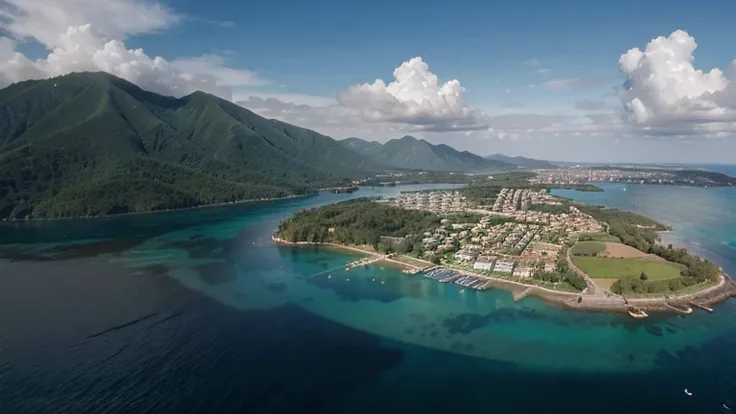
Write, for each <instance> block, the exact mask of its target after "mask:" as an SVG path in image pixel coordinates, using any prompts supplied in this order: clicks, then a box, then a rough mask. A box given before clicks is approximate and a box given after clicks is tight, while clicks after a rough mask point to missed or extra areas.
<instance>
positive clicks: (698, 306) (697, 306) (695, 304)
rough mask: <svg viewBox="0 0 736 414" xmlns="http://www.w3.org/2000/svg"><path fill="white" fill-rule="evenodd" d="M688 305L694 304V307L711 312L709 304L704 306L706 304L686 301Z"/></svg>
mask: <svg viewBox="0 0 736 414" xmlns="http://www.w3.org/2000/svg"><path fill="white" fill-rule="evenodd" d="M688 305H690V306H694V307H696V308H699V309H702V310H704V311H706V312H708V313H713V308H711V307H709V306H706V305H702V304H700V303H695V302H688Z"/></svg>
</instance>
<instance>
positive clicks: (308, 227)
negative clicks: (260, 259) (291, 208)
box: [277, 198, 440, 253]
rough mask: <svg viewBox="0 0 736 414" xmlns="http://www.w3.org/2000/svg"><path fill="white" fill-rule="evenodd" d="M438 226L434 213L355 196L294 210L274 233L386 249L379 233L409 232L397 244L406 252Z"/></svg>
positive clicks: (300, 239) (293, 239) (289, 238)
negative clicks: (321, 205)
mask: <svg viewBox="0 0 736 414" xmlns="http://www.w3.org/2000/svg"><path fill="white" fill-rule="evenodd" d="M439 226H440V217H439V216H438V215H436V214H433V213H429V212H424V211H418V210H405V209H402V208H399V207H394V206H391V205H389V204H386V203H377V202H374V201H372V200H370V199H366V198H359V199H355V200H349V201H344V202H341V203H337V204H330V205H327V206H324V207H318V208H314V209H309V210H303V211H300V212H297V213H296V214H294V215H293V216H291V217H289V218H287V219H284V220H283V221H282V222H281V224H280V225H279V228H278V231H277V234H278V236H279V237H280V238H282V239H284V240H287V241H290V242H316V243H325V242H327V243H337V244H346V245H371V246H373V248H374V249H376V250H386V246H380V245H379V244H381V237H395V238H405V236H407V235H411V236H410V237H409V238H408V239H406V238H405V240H406V242H405V243H398V244H397V249H401V250H402V251H400V253H409V252H411V251H413V250H414V249H415V248H416V249H420V248H421V244H418V241H419V240H421V238H422V237H423V236H422V234H423V233H424V232H425V231H428V230H431V229H434V228H437V227H439ZM384 243H385V242H384ZM399 246H401V247H399ZM417 253H418V252H417Z"/></svg>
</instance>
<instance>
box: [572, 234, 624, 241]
mask: <svg viewBox="0 0 736 414" xmlns="http://www.w3.org/2000/svg"><path fill="white" fill-rule="evenodd" d="M580 238H581V239H582V238H590V240H591V241H599V242H613V243H620V242H621V240H620V239H619V238H618V237H616V236H614V235H612V234H608V233H583V234H581V235H580Z"/></svg>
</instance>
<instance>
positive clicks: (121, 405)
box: [0, 185, 736, 413]
mask: <svg viewBox="0 0 736 414" xmlns="http://www.w3.org/2000/svg"><path fill="white" fill-rule="evenodd" d="M426 187H429V186H412V188H426ZM604 187H605V190H606V191H605V192H604V193H580V192H564V191H562V192H559V194H561V195H564V196H567V197H571V198H578V199H583V200H584V201H587V202H591V203H594V204H604V205H610V206H615V207H620V208H626V209H629V210H634V211H638V212H642V213H645V214H648V215H651V216H653V217H655V218H657V219H659V220H661V221H664V222H667V223H668V224H672V225H673V226H674V228H675V231H674V232H672V233H669V234H667V237H668V238H669V239H670V240H672V241H673V242H674V243H677V244H681V245H685V246H686V247H688V248H693V249H695V250H697V251H698V252H699V253H700V254H702V255H704V256H706V257H708V258H710V259H712V260H714V261H717V262H718V263H719V264H721V265H723V266H724V268H725V269H726V270H727V271H729V272H730V273H732V274H733V273H734V270H736V248H735V247H734V246H736V243H735V239H734V237H736V236H735V235H736V231H734V230H736V228H735V227H734V226H736V216H733V213H732V207H731V206H733V205H734V202H736V190H735V189H699V188H682V187H653V186H652V187H648V186H628V187H627V189H626V191H623V189H622V188H623V187H622V186H619V185H605V186H604ZM402 189H405V188H383V189H361V190H360V191H359V192H357V193H355V194H352V195H333V194H321V195H318V196H314V197H308V198H303V199H293V200H286V201H276V202H268V203H260V204H253V205H233V206H227V207H218V208H211V209H201V210H189V211H183V212H174V213H162V214H151V215H140V216H126V217H119V218H113V219H104V220H89V221H76V222H71V221H68V222H65V221H59V222H47V223H32V224H18V225H11V224H8V225H3V226H2V227H0V256H2V259H1V260H0V292H1V293H0V295H2V296H0V298H1V300H0V391H2V393H1V394H0V412H2V413H5V412H12V413H15V412H29V413H30V412H33V413H41V412H53V413H56V412H105V411H107V412H152V413H153V412H155V413H160V412H176V413H179V412H268V413H272V412H278V413H286V412H299V413H302V412H336V413H342V412H351V413H353V412H366V413H374V412H401V413H408V412H424V413H427V412H449V413H454V412H461V411H467V410H474V411H481V412H494V413H496V412H498V413H505V412H509V413H520V412H521V413H524V412H566V413H569V412H585V413H590V412H615V413H635V412H728V411H727V408H725V407H724V405H723V404H726V407H729V406H732V405H733V406H734V407H736V355H734V345H736V329H735V328H736V320H735V319H734V315H736V307H735V306H734V302H726V303H724V304H722V305H720V306H718V307H717V308H716V312H715V313H714V314H705V313H701V312H696V313H694V314H692V315H690V316H687V317H678V316H662V317H653V318H650V319H648V320H645V321H634V320H632V319H630V318H627V317H623V316H617V315H605V314H587V313H575V312H569V311H564V310H561V309H556V308H554V307H550V306H548V305H546V304H544V303H543V302H541V301H540V300H538V299H535V298H526V299H524V300H522V301H520V302H514V301H513V300H512V297H511V294H510V293H508V292H505V291H487V292H475V291H466V292H463V293H461V292H460V291H459V289H458V288H457V287H456V286H453V285H448V284H439V283H437V282H434V281H432V280H429V279H426V278H423V277H421V276H406V275H403V274H401V273H400V272H399V271H398V270H396V269H393V268H390V267H383V266H381V265H375V266H370V267H369V268H367V269H362V268H360V269H354V270H352V271H350V272H346V271H344V265H345V263H346V262H348V261H350V260H353V258H354V256H352V255H350V254H346V253H342V252H335V251H331V250H326V249H321V248H281V247H277V246H275V245H273V244H272V243H271V241H270V236H271V234H272V232H273V231H274V229H275V228H276V226H277V225H278V222H279V220H280V219H281V218H283V217H286V216H288V215H289V214H291V213H292V212H293V211H295V210H298V209H302V208H307V207H311V206H316V205H321V204H325V203H330V202H335V201H338V200H343V199H347V198H349V197H357V196H368V195H390V194H396V193H397V192H398V191H400V190H402ZM685 388H687V389H688V390H689V391H691V392H692V393H693V395H692V396H687V395H686V394H685V393H684V389H685ZM732 400H733V404H732V403H731V401H732Z"/></svg>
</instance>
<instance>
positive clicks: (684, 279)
mask: <svg viewBox="0 0 736 414" xmlns="http://www.w3.org/2000/svg"><path fill="white" fill-rule="evenodd" d="M504 180H506V181H505V182H504ZM499 181H501V183H498V182H494V183H492V184H490V185H474V186H469V187H465V188H461V189H457V190H449V191H436V190H435V191H423V192H410V193H402V194H401V195H400V196H398V197H396V198H393V199H376V198H360V199H354V200H349V201H345V202H341V203H337V204H331V205H327V206H323V207H318V208H313V209H309V210H303V211H300V212H297V213H296V214H295V215H293V216H292V217H289V218H286V219H284V220H282V222H281V224H280V225H279V228H278V230H277V232H276V233H275V234H274V238H273V239H274V241H275V242H277V243H280V244H284V245H328V246H333V247H337V248H349V249H351V250H355V251H358V252H361V253H363V254H364V255H365V256H367V258H366V259H364V260H359V261H356V262H353V263H350V264H348V265H347V269H349V268H350V267H351V266H359V265H364V264H366V263H368V262H374V261H378V260H385V261H390V262H393V263H394V264H397V265H400V266H402V267H404V268H405V270H404V273H407V274H418V273H421V274H423V275H424V276H426V277H429V278H432V279H435V280H436V281H437V282H438V283H455V284H457V285H459V286H461V288H462V289H475V290H485V289H489V288H500V289H506V290H510V291H511V292H512V293H513V295H514V299H515V300H520V299H521V298H523V297H525V296H527V295H533V296H537V297H540V298H542V299H544V300H546V301H547V302H550V303H552V304H556V305H559V306H563V307H565V308H569V309H576V310H585V311H602V312H627V313H628V314H629V315H631V316H632V317H634V318H643V317H646V316H647V312H670V313H682V314H687V313H690V312H692V311H693V310H692V308H693V307H699V308H702V309H705V310H711V309H710V307H709V306H710V305H711V304H713V303H716V302H719V301H722V300H724V299H726V298H728V297H730V296H732V295H733V294H734V293H735V292H736V289H735V288H734V286H733V284H732V282H731V279H730V278H729V277H728V276H727V275H725V273H724V272H723V270H722V269H721V268H720V267H719V266H717V265H716V264H714V263H711V262H710V261H708V260H704V259H701V258H699V257H697V256H694V255H692V254H690V253H689V252H688V251H686V250H685V249H682V248H677V247H675V246H673V245H671V244H670V245H663V244H662V243H661V239H660V236H659V232H661V231H666V230H669V228H668V227H667V226H665V225H663V224H661V223H659V222H657V221H655V220H652V219H650V218H647V217H644V216H641V215H638V214H634V213H630V212H625V211H620V210H616V209H611V208H604V207H597V206H589V205H584V204H581V203H577V202H573V201H570V200H567V199H563V198H558V197H554V196H552V195H550V194H549V191H548V190H549V187H546V186H544V185H540V184H529V183H523V182H520V181H519V177H515V178H514V180H513V181H510V180H509V179H508V178H504V179H502V180H499ZM505 185H509V186H508V187H507V186H505ZM581 190H583V191H591V190H592V189H591V188H589V187H581ZM592 191H595V190H592Z"/></svg>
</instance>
